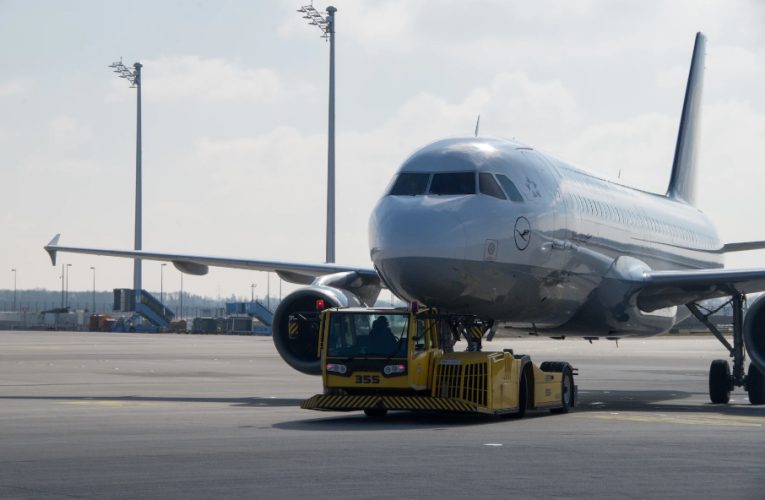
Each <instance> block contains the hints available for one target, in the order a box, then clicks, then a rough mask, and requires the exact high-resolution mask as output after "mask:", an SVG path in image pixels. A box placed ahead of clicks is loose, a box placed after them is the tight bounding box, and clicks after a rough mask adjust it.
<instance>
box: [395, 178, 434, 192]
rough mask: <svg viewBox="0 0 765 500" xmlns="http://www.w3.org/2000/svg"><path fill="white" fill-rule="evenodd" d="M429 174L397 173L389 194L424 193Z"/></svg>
mask: <svg viewBox="0 0 765 500" xmlns="http://www.w3.org/2000/svg"><path fill="white" fill-rule="evenodd" d="M429 179H430V174H407V173H404V174H399V176H398V178H397V179H396V182H395V183H394V184H393V188H392V189H391V190H390V194H392V195H397V196H417V195H418V194H425V189H426V188H427V187H428V180H429Z"/></svg>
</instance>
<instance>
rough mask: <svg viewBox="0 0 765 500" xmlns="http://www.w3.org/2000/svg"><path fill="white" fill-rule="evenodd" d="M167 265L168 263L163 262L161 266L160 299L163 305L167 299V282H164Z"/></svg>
mask: <svg viewBox="0 0 765 500" xmlns="http://www.w3.org/2000/svg"><path fill="white" fill-rule="evenodd" d="M166 265H167V264H166V263H164V262H163V263H162V264H161V265H160V266H159V301H160V302H162V305H163V306H164V304H165V299H164V296H165V282H164V278H163V274H164V271H165V266H166Z"/></svg>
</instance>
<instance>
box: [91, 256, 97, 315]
mask: <svg viewBox="0 0 765 500" xmlns="http://www.w3.org/2000/svg"><path fill="white" fill-rule="evenodd" d="M90 270H91V271H93V312H92V313H91V314H96V268H95V267H94V266H90Z"/></svg>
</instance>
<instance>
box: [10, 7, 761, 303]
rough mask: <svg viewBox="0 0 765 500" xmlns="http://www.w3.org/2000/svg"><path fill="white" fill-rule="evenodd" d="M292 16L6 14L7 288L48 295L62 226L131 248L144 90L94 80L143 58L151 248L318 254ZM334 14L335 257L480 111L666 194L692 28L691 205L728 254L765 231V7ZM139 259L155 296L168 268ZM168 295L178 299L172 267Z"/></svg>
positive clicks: (311, 140) (229, 289) (321, 176)
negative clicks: (696, 140)
mask: <svg viewBox="0 0 765 500" xmlns="http://www.w3.org/2000/svg"><path fill="white" fill-rule="evenodd" d="M303 1H305V0H303ZM300 5H301V3H300V0H297V1H295V2H294V3H293V2H289V1H284V0H279V1H276V0H272V1H268V0H264V1H258V2H251V1H245V0H242V1H214V2H213V1H196V2H190V1H175V2H173V1H164V2H154V1H140V0H137V1H133V2H129V3H125V2H101V1H77V0H68V1H67V2H59V1H21V0H0V47H2V49H0V110H2V112H0V151H2V159H1V160H0V162H1V163H0V187H1V188H2V196H0V231H1V232H0V234H1V235H2V236H0V238H2V240H3V244H2V245H0V289H2V288H5V289H7V288H12V286H13V274H12V273H11V271H10V270H11V268H15V269H17V278H18V287H19V288H20V289H28V288H37V287H40V288H50V289H57V288H60V286H61V281H60V268H53V267H52V266H51V265H50V261H49V259H48V256H47V254H46V253H45V252H44V251H43V248H42V247H43V246H44V245H45V244H46V243H47V242H48V241H49V240H50V239H51V238H52V237H53V235H54V234H56V233H61V234H62V236H61V243H62V244H64V245H72V246H94V247H105V248H128V249H129V248H132V246H133V210H134V205H133V203H134V187H135V186H134V183H135V180H134V179H135V178H134V175H135V100H136V95H135V89H131V88H129V85H128V84H127V82H125V81H124V80H120V79H118V78H116V76H115V75H113V74H112V73H111V70H110V69H109V68H108V65H109V64H111V63H112V62H114V61H116V60H119V59H120V58H122V60H123V62H124V63H125V64H127V65H132V63H133V62H136V61H140V62H141V63H142V64H143V89H142V92H143V178H144V184H143V198H144V204H143V211H144V221H143V227H144V232H143V247H144V249H146V250H156V251H169V252H178V253H193V254H204V255H219V256H232V257H246V258H252V259H269V260H272V259H273V260H289V261H293V260H294V261H299V262H322V261H323V260H324V248H325V242H324V234H325V210H326V155H327V139H326V132H327V92H328V90H327V89H328V79H327V75H328V55H329V50H328V49H329V47H328V44H327V43H326V42H325V41H323V40H322V39H321V38H320V35H321V33H320V32H319V30H318V29H317V28H316V27H315V26H308V25H307V24H306V21H305V20H304V19H302V18H301V15H300V14H298V13H297V12H296V8H297V7H299V6H300ZM326 5H327V4H324V3H321V4H320V3H318V2H317V3H316V4H315V7H317V8H318V9H319V10H323V9H324V8H325V7H326ZM333 5H335V6H336V7H337V9H338V11H337V14H336V32H337V35H336V61H337V62H336V64H337V69H336V79H337V80H336V81H337V83H336V89H337V109H336V117H337V125H336V126H337V243H336V246H337V251H336V253H337V259H336V260H337V262H338V263H342V264H348V265H359V266H363V267H369V266H370V265H371V264H370V260H369V248H368V239H367V223H368V218H369V214H370V212H371V210H372V208H373V206H374V204H375V202H376V200H377V199H378V198H379V197H380V195H381V194H382V192H383V190H384V189H385V187H386V186H387V185H388V183H389V181H390V179H391V177H392V176H393V174H394V173H395V171H396V169H397V168H398V166H399V165H400V164H401V163H402V162H403V161H404V160H405V159H406V158H407V157H408V156H409V155H410V154H411V153H412V152H413V151H415V150H417V149H418V148H419V147H422V146H424V145H426V144H428V143H430V142H432V141H435V140H437V139H440V138H444V137H453V136H461V135H471V134H472V133H473V130H474V128H475V122H476V117H477V116H478V115H479V114H480V115H481V126H480V133H481V135H485V136H498V137H507V138H515V139H517V140H520V141H522V142H525V143H527V144H530V145H532V146H533V147H535V148H536V149H538V150H540V151H542V152H544V153H547V154H551V155H553V156H556V157H558V158H561V159H563V160H565V161H568V162H571V163H574V164H576V165H578V166H580V167H582V168H585V169H586V170H589V171H591V172H594V173H596V174H597V175H600V176H602V177H605V178H608V179H619V181H620V182H622V183H624V184H626V185H629V186H634V187H638V188H641V189H646V190H650V191H655V192H664V191H665V190H666V186H667V182H668V178H669V173H670V167H671V162H672V157H673V153H674V144H675V139H676V134H677V125H678V120H679V114H680V110H681V107H682V98H683V93H684V90H685V84H686V78H687V74H688V67H689V64H690V57H691V52H692V49H693V40H694V36H695V33H696V32H697V31H703V32H704V33H705V34H706V35H707V36H708V44H707V60H706V75H705V78H706V79H705V88H704V96H703V101H702V110H703V111H702V129H701V147H700V172H701V174H700V175H701V177H700V182H699V188H700V200H699V207H700V208H701V209H702V210H703V211H704V212H705V213H707V214H708V215H709V217H710V218H711V219H712V220H713V221H714V222H715V223H716V224H717V226H718V229H719V232H720V234H721V236H722V239H723V241H726V242H732V241H744V240H765V221H762V220H761V218H760V217H759V213H760V209H759V201H761V200H762V189H763V188H762V187H763V185H764V183H763V181H764V180H765V174H763V171H765V155H763V154H762V149H763V144H764V143H765V29H763V26H765V2H761V1H757V0H733V1H710V0H688V1H672V2H659V1H642V2H632V1H629V2H628V1H599V0H569V1H565V2H564V1H559V2H551V1H538V2H527V1H508V0H497V1H466V0H462V1H451V0H440V1H435V0H375V1H363V0H337V1H336V2H335V3H334V4H333ZM764 253H765V252H762V251H761V252H746V253H741V254H735V255H731V256H729V257H728V259H727V261H726V265H727V267H738V268H740V267H762V266H763V263H764V262H765V259H764V258H765V255H764ZM59 259H60V260H59V262H65V263H70V264H72V266H71V268H70V279H69V282H70V285H69V287H70V289H71V290H87V289H90V287H91V286H92V274H91V271H90V267H91V266H94V267H95V268H96V276H97V288H98V289H99V290H105V289H110V288H116V287H130V286H132V261H127V260H123V259H110V258H105V257H93V256H78V255H71V254H62V255H61V256H60V257H59ZM143 269H144V273H143V280H144V287H145V288H147V289H149V290H158V289H159V288H160V274H161V270H160V264H159V263H157V262H145V263H144V265H143ZM163 282H164V290H165V291H174V290H177V289H178V288H179V285H180V275H179V272H178V271H176V270H175V269H173V268H172V267H170V266H168V267H166V268H165V269H164V272H163ZM252 283H255V284H256V285H257V288H256V293H257V294H258V295H260V296H262V295H263V294H264V293H265V291H266V289H267V276H266V273H262V272H254V271H242V270H225V269H211V271H210V273H209V274H208V275H207V276H204V277H196V276H186V277H185V278H184V290H185V291H189V292H193V293H198V294H203V295H208V296H212V297H216V296H221V297H230V296H231V295H235V296H237V297H249V296H250V293H251V284H252ZM290 289H292V287H290V286H287V285H285V287H284V289H283V292H284V293H286V292H287V291H288V290H290ZM271 292H272V295H278V279H277V278H276V277H275V276H272V278H271Z"/></svg>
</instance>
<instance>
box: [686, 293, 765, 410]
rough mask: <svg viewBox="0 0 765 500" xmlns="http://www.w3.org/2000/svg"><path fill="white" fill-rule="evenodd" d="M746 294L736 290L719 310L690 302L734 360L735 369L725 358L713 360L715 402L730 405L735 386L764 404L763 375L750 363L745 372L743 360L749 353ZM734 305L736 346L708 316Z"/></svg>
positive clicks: (711, 381)
mask: <svg viewBox="0 0 765 500" xmlns="http://www.w3.org/2000/svg"><path fill="white" fill-rule="evenodd" d="M745 301H746V296H745V295H744V294H742V293H735V294H733V295H732V296H731V298H730V300H729V301H728V302H726V303H724V304H723V305H721V306H720V307H718V308H717V309H714V310H707V309H705V312H702V311H701V308H700V306H699V305H698V304H696V303H690V304H687V307H688V309H689V310H690V311H691V313H693V315H694V316H696V319H698V320H699V321H701V322H702V323H703V324H704V326H706V327H707V328H708V329H709V331H710V332H712V335H714V336H715V337H716V338H717V340H719V341H720V343H722V345H723V346H725V348H726V349H727V350H728V352H729V353H730V357H731V358H732V359H733V370H732V371H731V367H730V364H729V363H728V361H727V360H725V359H716V360H714V361H712V366H710V367H709V399H710V400H711V401H712V403H715V404H727V403H728V401H730V393H731V391H732V390H733V388H734V387H744V388H745V389H746V390H747V392H748V393H749V401H750V402H751V403H752V404H763V402H762V401H760V399H762V394H763V390H762V389H761V385H762V380H763V375H762V374H761V373H760V372H759V370H758V369H757V367H756V366H754V365H750V366H749V374H748V375H745V374H744V361H745V360H746V354H745V352H744V302H745ZM728 304H730V305H731V307H732V308H733V345H731V344H730V342H728V339H726V338H725V337H724V336H723V334H722V333H721V332H720V330H718V329H717V327H716V326H715V325H714V324H713V323H712V322H711V321H709V317H710V316H711V315H713V314H714V313H716V312H717V311H719V310H720V309H722V308H723V307H725V306H727V305H728Z"/></svg>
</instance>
